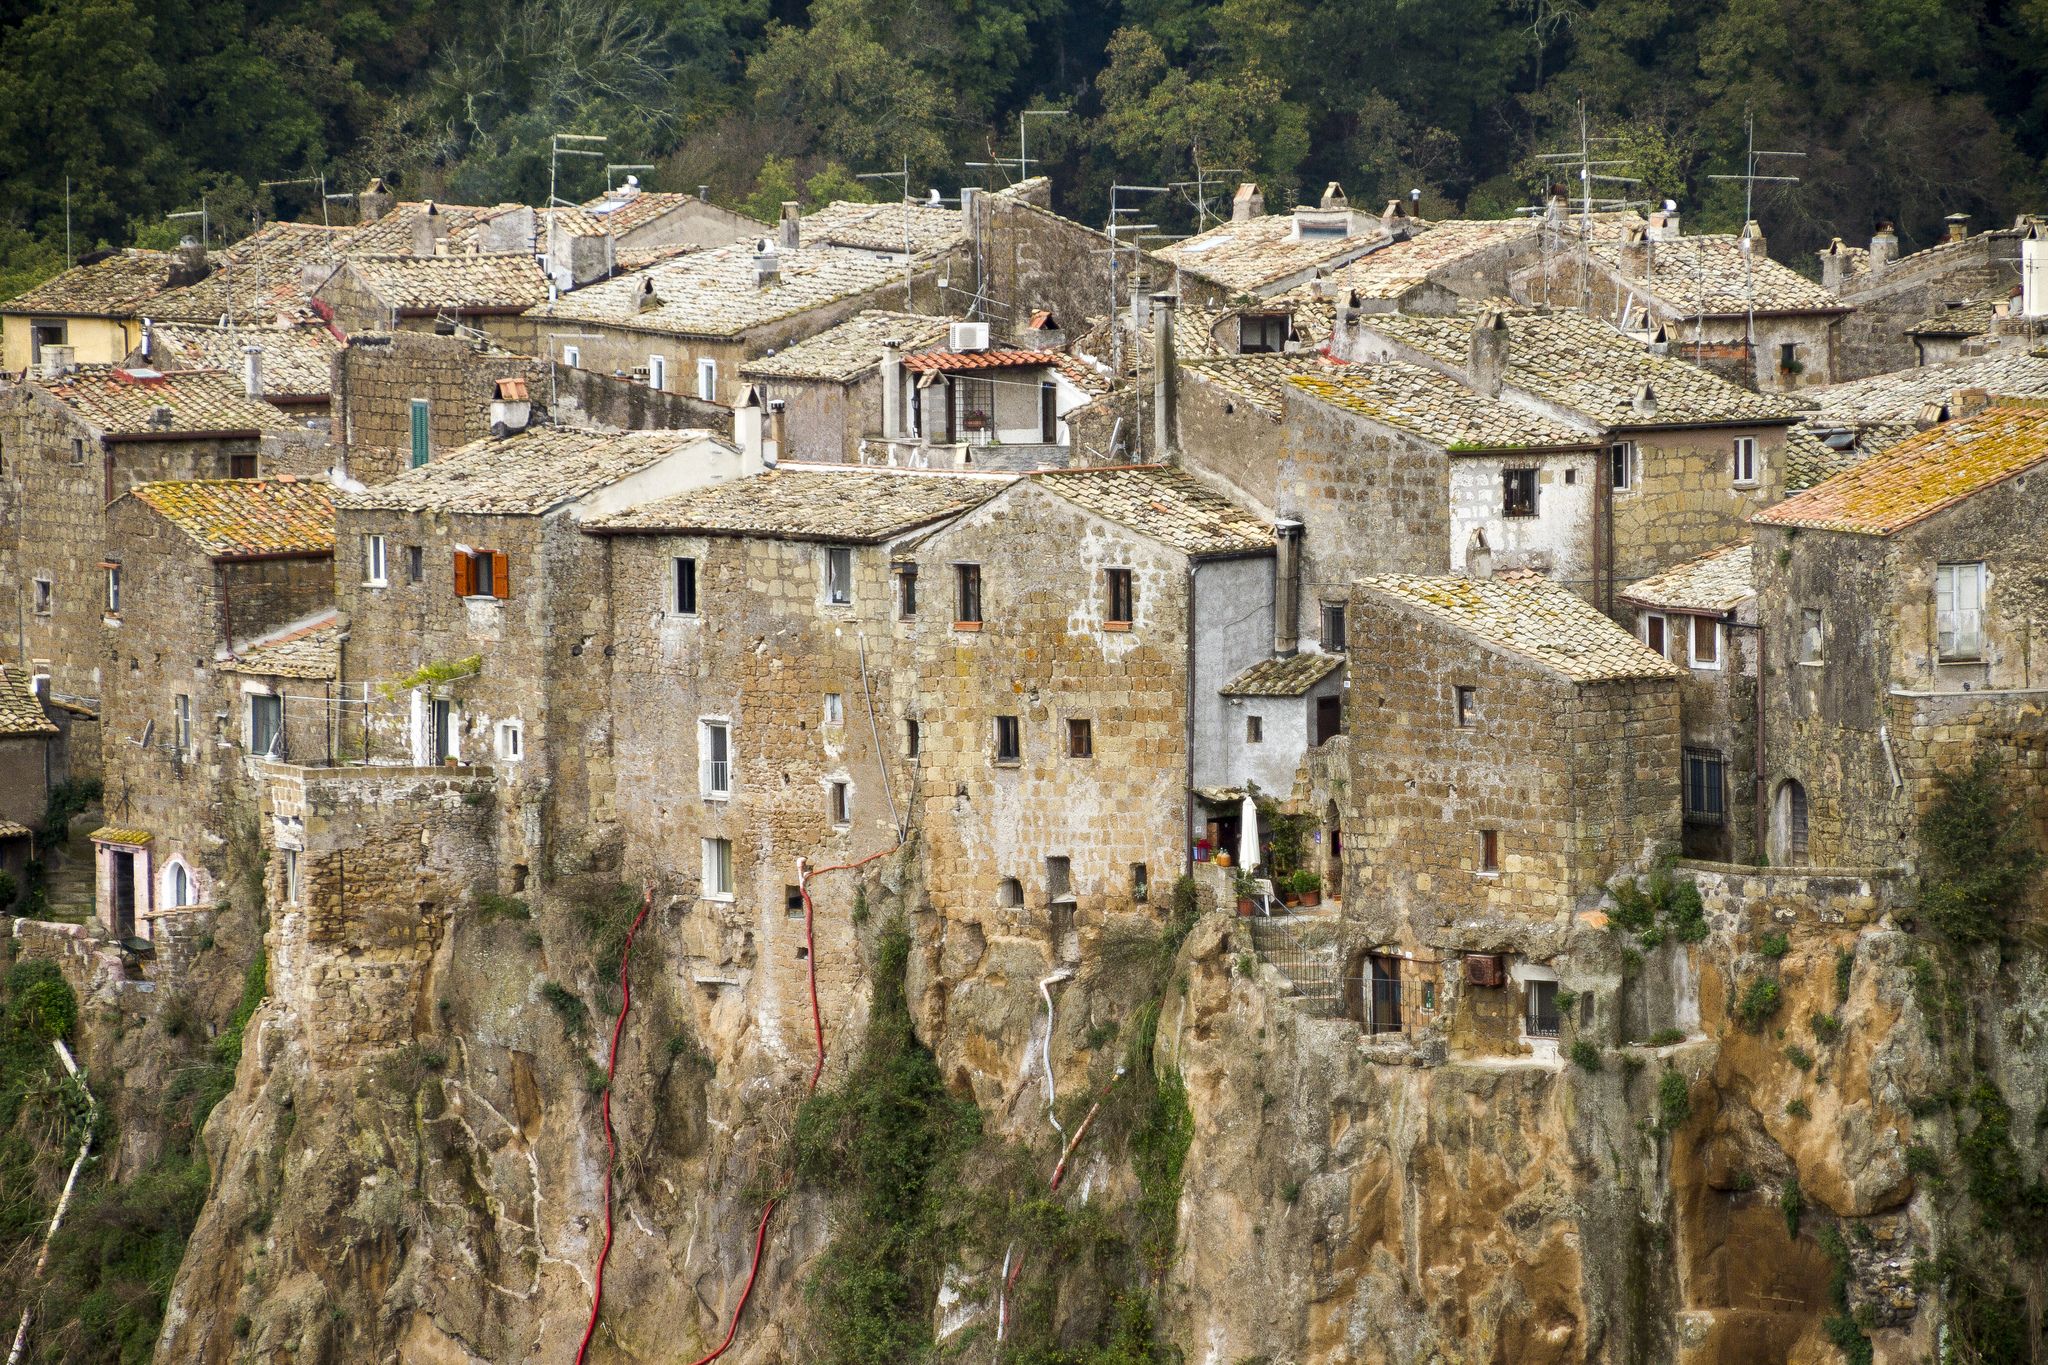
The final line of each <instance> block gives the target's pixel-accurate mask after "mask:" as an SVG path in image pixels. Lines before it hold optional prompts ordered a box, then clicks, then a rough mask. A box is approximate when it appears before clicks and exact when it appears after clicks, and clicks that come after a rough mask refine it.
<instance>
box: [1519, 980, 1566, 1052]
mask: <svg viewBox="0 0 2048 1365" xmlns="http://www.w3.org/2000/svg"><path fill="white" fill-rule="evenodd" d="M1563 1022H1564V1021H1563V1020H1562V1019H1560V1018H1559V1017H1558V1013H1557V983H1556V982H1555V981H1531V982H1530V983H1529V995H1528V1015H1527V1017H1526V1019H1525V1020H1524V1022H1523V1025H1522V1029H1523V1032H1525V1033H1527V1034H1528V1036H1529V1037H1531V1038H1555V1037H1557V1035H1558V1034H1559V1033H1560V1032H1561V1031H1562V1026H1563Z"/></svg>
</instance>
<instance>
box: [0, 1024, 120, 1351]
mask: <svg viewBox="0 0 2048 1365" xmlns="http://www.w3.org/2000/svg"><path fill="white" fill-rule="evenodd" d="M50 1046H51V1047H54V1048H56V1049H57V1060H58V1061H60V1062H62V1063H64V1069H65V1070H66V1071H67V1072H69V1073H70V1074H71V1079H73V1080H75V1081H77V1082H78V1088H79V1089H80V1090H83V1091H85V1136H84V1137H83V1138H82V1139H80V1140H79V1144H78V1156H77V1158H76V1159H75V1160H73V1161H72V1163H71V1174H69V1175H67V1176H65V1177H64V1192H63V1193H62V1194H60V1195H58V1196H57V1211H56V1212H55V1213H52V1214H51V1215H50V1227H49V1231H47V1232H45V1233H44V1234H43V1249H42V1251H41V1252H39V1253H38V1254H37V1255H36V1268H35V1273H34V1275H33V1276H31V1278H32V1279H36V1280H40V1279H41V1278H43V1271H44V1269H45V1268H46V1267H48V1265H49V1264H50V1243H51V1242H52V1241H54V1240H55V1239H56V1236H57V1229H58V1228H59V1227H61V1226H62V1225H63V1223H64V1211H65V1210H66V1209H67V1208H69V1207H70V1206H71V1192H72V1191H73V1190H75V1189H77V1188H78V1173H79V1172H80V1171H81V1170H83V1169H85V1159H86V1157H88V1156H89V1155H91V1153H92V1125H93V1120H94V1119H96V1118H98V1117H99V1102H98V1101H96V1100H95V1099H93V1097H92V1091H91V1089H90V1088H88V1087H87V1085H86V1083H85V1078H84V1077H83V1076H81V1075H79V1074H78V1063H77V1062H75V1061H73V1060H71V1049H69V1048H67V1047H65V1046H64V1042H63V1040H62V1039H59V1038H53V1039H51V1040H50ZM34 1312H35V1308H34V1305H33V1304H31V1305H30V1306H28V1307H25V1308H23V1309H22V1310H21V1325H20V1326H18V1327H16V1328H15V1329H14V1349H12V1350H10V1351H9V1352H8V1353H7V1365H21V1353H22V1352H23V1351H24V1350H25V1349H27V1347H28V1324H29V1318H30V1316H31V1315H32V1314H33V1313H34Z"/></svg>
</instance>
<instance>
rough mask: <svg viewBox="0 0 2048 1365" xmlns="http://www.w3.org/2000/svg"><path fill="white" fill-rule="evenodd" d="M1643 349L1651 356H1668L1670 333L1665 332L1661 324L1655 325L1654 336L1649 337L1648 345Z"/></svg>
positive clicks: (1669, 351)
mask: <svg viewBox="0 0 2048 1365" xmlns="http://www.w3.org/2000/svg"><path fill="white" fill-rule="evenodd" d="M1643 349H1644V350H1646V351H1648V352H1649V353H1650V354H1651V355H1670V354H1671V333H1670V332H1668V331H1666V330H1665V328H1664V325H1663V324H1662V323H1659V324H1657V330H1656V332H1655V334H1653V335H1652V336H1651V337H1650V343H1649V345H1647V346H1645V347H1644V348H1643Z"/></svg>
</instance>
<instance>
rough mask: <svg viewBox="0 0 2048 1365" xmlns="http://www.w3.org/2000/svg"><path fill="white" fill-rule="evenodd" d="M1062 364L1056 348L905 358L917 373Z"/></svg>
mask: <svg viewBox="0 0 2048 1365" xmlns="http://www.w3.org/2000/svg"><path fill="white" fill-rule="evenodd" d="M1058 363H1059V355H1058V353H1057V352H1054V351H920V352H919V353H918V354H916V355H907V356H905V357H903V368H904V369H906V370H909V371H911V372H913V373H915V374H926V373H932V374H954V373H960V372H965V371H968V370H1008V369H1027V368H1039V369H1043V368H1045V367H1046V366H1049V365H1056V364H1058Z"/></svg>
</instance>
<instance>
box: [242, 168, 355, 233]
mask: <svg viewBox="0 0 2048 1365" xmlns="http://www.w3.org/2000/svg"><path fill="white" fill-rule="evenodd" d="M258 183H260V184H261V185H262V186H263V187H264V188H265V189H268V188H270V187H272V186H274V185H318V186H319V187H320V226H321V227H333V226H334V224H333V223H331V222H329V221H328V220H327V206H328V205H329V204H331V203H335V202H337V201H341V200H350V199H354V198H355V197H356V196H355V193H354V191H346V192H336V193H334V194H329V193H328V192H327V177H326V176H324V175H302V176H300V177H299V178H298V179H296V180H264V181H260V182H258Z"/></svg>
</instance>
